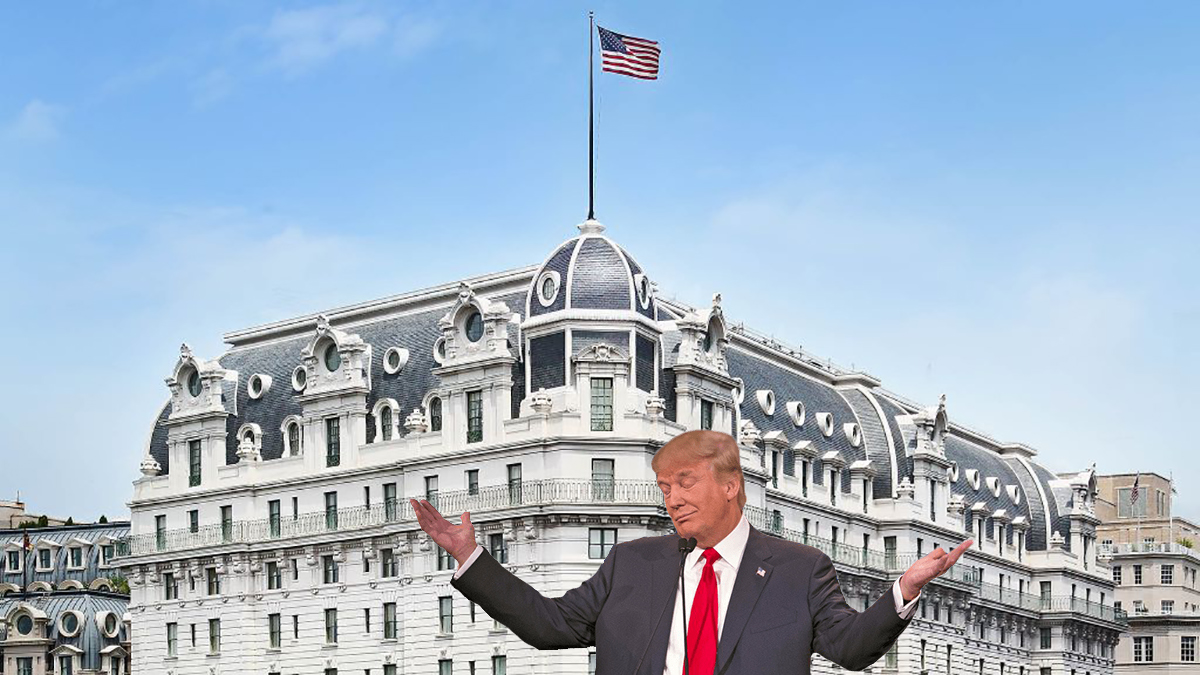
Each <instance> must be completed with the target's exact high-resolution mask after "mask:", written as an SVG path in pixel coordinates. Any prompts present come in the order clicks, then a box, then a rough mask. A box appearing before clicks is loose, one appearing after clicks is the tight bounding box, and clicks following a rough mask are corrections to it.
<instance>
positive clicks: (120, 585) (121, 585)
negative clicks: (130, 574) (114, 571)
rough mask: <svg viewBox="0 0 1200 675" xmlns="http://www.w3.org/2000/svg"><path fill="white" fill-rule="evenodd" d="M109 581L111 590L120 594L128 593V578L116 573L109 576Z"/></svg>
mask: <svg viewBox="0 0 1200 675" xmlns="http://www.w3.org/2000/svg"><path fill="white" fill-rule="evenodd" d="M109 581H111V582H112V586H113V592H115V593H120V594H122V595H129V580H128V579H126V578H125V577H123V576H121V575H117V576H115V577H111V578H110V579H109Z"/></svg>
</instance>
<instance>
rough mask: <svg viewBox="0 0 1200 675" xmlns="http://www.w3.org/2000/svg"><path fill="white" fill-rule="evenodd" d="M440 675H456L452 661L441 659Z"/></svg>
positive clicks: (439, 665)
mask: <svg viewBox="0 0 1200 675" xmlns="http://www.w3.org/2000/svg"><path fill="white" fill-rule="evenodd" d="M438 675H454V662H453V661H451V660H450V659H439V660H438Z"/></svg>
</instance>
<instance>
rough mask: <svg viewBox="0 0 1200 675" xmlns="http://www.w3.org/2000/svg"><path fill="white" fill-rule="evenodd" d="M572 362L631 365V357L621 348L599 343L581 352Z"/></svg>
mask: <svg viewBox="0 0 1200 675" xmlns="http://www.w3.org/2000/svg"><path fill="white" fill-rule="evenodd" d="M572 360H573V361H575V362H576V363H629V355H628V354H626V353H625V351H624V350H622V349H621V348H620V347H615V346H613V345H610V344H608V343H607V342H598V343H596V344H592V345H588V346H587V347H584V348H583V349H581V350H579V351H578V352H577V353H576V354H575V356H574V357H573V358H572Z"/></svg>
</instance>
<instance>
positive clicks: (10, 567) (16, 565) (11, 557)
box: [5, 551, 21, 574]
mask: <svg viewBox="0 0 1200 675" xmlns="http://www.w3.org/2000/svg"><path fill="white" fill-rule="evenodd" d="M5 569H7V571H8V573H9V574H12V573H14V572H20V571H21V552H20V551H9V552H8V564H7V566H6V568H5Z"/></svg>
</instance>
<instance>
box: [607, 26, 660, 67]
mask: <svg viewBox="0 0 1200 675" xmlns="http://www.w3.org/2000/svg"><path fill="white" fill-rule="evenodd" d="M596 29H597V30H599V31H600V56H601V63H602V65H603V69H604V70H607V71H608V72H610V73H620V74H621V75H628V76H630V77H637V78H640V79H643V80H657V79H658V54H659V51H660V50H659V48H658V43H657V42H655V41H653V40H643V39H642V38H635V37H629V36H628V35H621V34H620V33H614V32H612V31H611V30H608V29H605V28H601V27H600V26H596Z"/></svg>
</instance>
